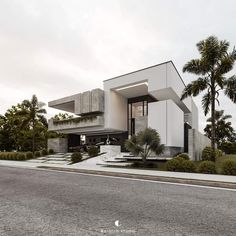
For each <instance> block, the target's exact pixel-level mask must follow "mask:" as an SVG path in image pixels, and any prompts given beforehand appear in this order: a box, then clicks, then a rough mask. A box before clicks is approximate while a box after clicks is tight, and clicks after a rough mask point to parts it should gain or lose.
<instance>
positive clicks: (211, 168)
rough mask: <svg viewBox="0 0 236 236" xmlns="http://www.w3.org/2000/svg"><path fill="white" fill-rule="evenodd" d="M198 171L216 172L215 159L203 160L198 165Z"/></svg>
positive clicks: (205, 172)
mask: <svg viewBox="0 0 236 236" xmlns="http://www.w3.org/2000/svg"><path fill="white" fill-rule="evenodd" d="M198 172H200V173H204V174H216V166H215V163H214V162H213V161H202V162H201V163H200V164H199V166H198Z"/></svg>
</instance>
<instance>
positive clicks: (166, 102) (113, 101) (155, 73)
mask: <svg viewBox="0 0 236 236" xmlns="http://www.w3.org/2000/svg"><path fill="white" fill-rule="evenodd" d="M184 88H185V85H184V82H183V81H182V79H181V77H180V75H179V73H178V71H177V70H176V68H175V66H174V64H173V62H172V61H169V62H165V63H162V64H159V65H156V66H152V67H148V68H145V69H142V70H138V71H135V72H131V73H128V74H125V75H121V76H118V77H115V78H112V79H109V80H105V81H104V89H103V90H100V89H95V90H92V91H87V92H84V93H80V94H76V95H73V96H70V97H66V98H62V99H58V100H55V101H52V102H49V106H50V107H54V108H57V109H60V110H64V111H69V112H74V113H75V114H77V115H80V116H82V117H86V115H91V114H93V115H94V116H102V117H103V121H104V122H101V123H96V122H94V125H93V124H92V125H90V126H89V125H88V127H82V126H79V125H78V128H75V126H72V128H71V127H65V125H64V128H63V125H61V126H60V124H57V126H55V125H53V122H52V121H51V123H50V125H49V129H50V130H55V131H59V132H62V133H75V134H85V135H96V134H99V135H101V134H110V135H112V134H118V133H129V134H130V133H137V132H138V131H140V129H143V128H145V127H150V128H154V129H156V130H157V131H158V133H159V134H160V137H161V142H162V143H163V144H165V146H166V147H173V148H177V149H176V150H179V151H183V148H184V135H185V134H184V123H188V125H189V126H190V127H191V128H193V129H196V130H198V110H197V107H196V105H195V104H194V102H193V100H192V98H191V97H189V98H187V99H185V100H184V101H181V100H180V97H181V94H182V91H183V90H184ZM141 98H143V99H144V100H143V101H141V100H140V99H141ZM145 99H146V100H145ZM136 100H137V101H138V102H136V103H135V102H130V101H136ZM140 102H141V103H140ZM139 103H140V104H143V105H142V106H143V107H142V109H143V111H142V112H143V114H138V115H135V117H132V116H133V115H134V114H132V112H133V109H134V108H135V107H133V105H134V106H135V104H139ZM129 104H131V105H129ZM137 106H138V105H137ZM144 106H145V107H144ZM139 108H141V105H140V107H137V109H139ZM131 110H132V111H131ZM144 110H145V111H144ZM81 111H83V112H81ZM134 112H137V113H140V111H139V110H134ZM130 113H131V114H130ZM91 122H93V121H92V120H91ZM132 127H133V128H132ZM131 129H132V130H131Z"/></svg>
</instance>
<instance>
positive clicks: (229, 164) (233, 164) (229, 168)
mask: <svg viewBox="0 0 236 236" xmlns="http://www.w3.org/2000/svg"><path fill="white" fill-rule="evenodd" d="M222 174H224V175H236V160H225V161H224V162H223V164H222Z"/></svg>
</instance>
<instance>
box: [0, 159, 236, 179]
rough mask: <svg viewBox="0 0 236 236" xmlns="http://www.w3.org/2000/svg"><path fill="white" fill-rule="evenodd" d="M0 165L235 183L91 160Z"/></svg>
mask: <svg viewBox="0 0 236 236" xmlns="http://www.w3.org/2000/svg"><path fill="white" fill-rule="evenodd" d="M94 161H95V160H94ZM0 165H1V166H12V167H23V168H37V167H39V166H46V167H60V168H63V167H64V168H70V169H78V170H94V171H104V172H115V173H127V174H134V175H148V176H160V177H170V178H181V179H193V180H207V181H219V182H226V183H236V176H230V175H210V174H196V173H182V172H169V171H156V170H138V169H128V168H114V167H105V166H101V165H95V164H92V162H89V163H87V164H86V163H83V162H81V163H77V164H74V165H66V164H46V163H32V162H27V161H5V160H0Z"/></svg>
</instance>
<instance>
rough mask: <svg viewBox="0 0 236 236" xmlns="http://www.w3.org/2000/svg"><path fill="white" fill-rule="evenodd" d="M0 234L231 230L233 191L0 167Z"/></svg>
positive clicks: (235, 213)
mask: <svg viewBox="0 0 236 236" xmlns="http://www.w3.org/2000/svg"><path fill="white" fill-rule="evenodd" d="M0 235H1V236H5V235H7V236H12V235H14V236H21V235H22V236H23V235H24V236H25V235H30V236H31V235H45V236H50V235H70V236H72V235H73V236H74V235H76V236H77V235H81V236H85V235H140V236H148V235H155V236H157V235H164V236H165V235H167V236H168V235H170V236H172V235H173V236H179V235H186V236H188V235H204V236H205V235H214V236H215V235H220V236H222V235H236V192H235V191H229V190H219V189H212V188H200V187H191V186H180V185H173V184H164V183H153V182H148V181H135V180H131V179H130V180H129V179H120V178H113V177H103V176H93V175H84V174H73V173H66V172H56V171H46V170H30V169H23V168H9V167H2V166H1V167H0Z"/></svg>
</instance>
